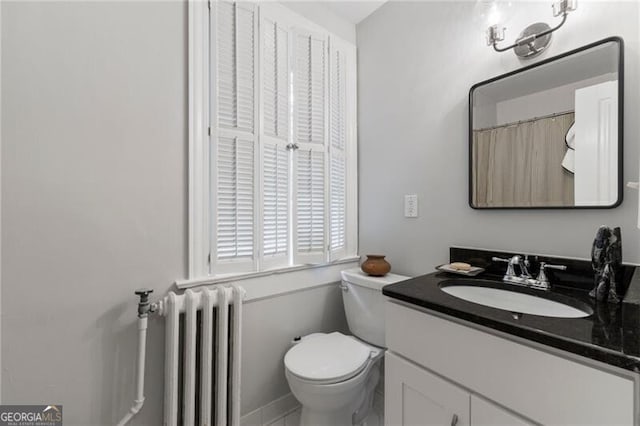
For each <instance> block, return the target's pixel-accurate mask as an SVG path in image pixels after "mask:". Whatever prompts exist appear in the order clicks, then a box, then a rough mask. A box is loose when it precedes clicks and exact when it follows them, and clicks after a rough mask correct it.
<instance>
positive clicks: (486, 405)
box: [471, 395, 534, 426]
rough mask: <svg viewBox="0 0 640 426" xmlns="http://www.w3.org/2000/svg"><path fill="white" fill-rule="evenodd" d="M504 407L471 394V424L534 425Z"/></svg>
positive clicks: (481, 425) (478, 425)
mask: <svg viewBox="0 0 640 426" xmlns="http://www.w3.org/2000/svg"><path fill="white" fill-rule="evenodd" d="M533 425H534V423H530V422H527V421H526V420H524V419H522V418H521V417H519V416H517V415H515V414H512V413H510V412H509V411H507V410H505V409H504V408H502V407H499V406H497V405H495V404H492V403H490V402H488V401H485V400H484V399H482V398H478V397H477V396H475V395H471V426H533Z"/></svg>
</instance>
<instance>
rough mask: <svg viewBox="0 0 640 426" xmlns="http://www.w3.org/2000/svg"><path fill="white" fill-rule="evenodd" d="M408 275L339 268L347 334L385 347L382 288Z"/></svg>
mask: <svg viewBox="0 0 640 426" xmlns="http://www.w3.org/2000/svg"><path fill="white" fill-rule="evenodd" d="M409 278H410V277H405V276H403V275H397V274H387V275H385V276H384V277H372V276H369V275H367V274H365V273H364V272H362V271H361V270H360V268H353V269H347V270H345V271H342V301H343V302H344V311H345V314H346V316H347V323H348V324H349V330H350V331H351V333H352V334H353V335H354V336H356V337H358V338H360V339H362V340H364V341H365V342H367V343H371V344H372V345H376V346H379V347H382V348H385V347H386V345H385V338H384V301H385V296H383V295H382V287H384V286H385V285H387V284H393V283H397V282H399V281H404V280H407V279H409Z"/></svg>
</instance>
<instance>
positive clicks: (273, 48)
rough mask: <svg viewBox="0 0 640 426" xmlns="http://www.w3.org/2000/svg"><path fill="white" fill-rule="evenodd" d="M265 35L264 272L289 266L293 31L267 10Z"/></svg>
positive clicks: (263, 18) (263, 25)
mask: <svg viewBox="0 0 640 426" xmlns="http://www.w3.org/2000/svg"><path fill="white" fill-rule="evenodd" d="M260 24H261V26H260V28H261V29H260V32H261V34H260V35H261V46H262V47H261V53H262V56H261V61H262V62H261V64H262V68H261V78H262V86H261V87H262V90H261V102H262V120H261V124H262V132H261V138H260V140H261V145H262V156H261V158H262V179H261V189H262V190H261V197H262V204H261V205H262V256H261V265H260V266H261V269H269V268H274V267H279V266H286V265H288V264H289V243H290V241H289V224H290V221H289V220H290V219H289V205H290V197H289V188H290V180H291V170H290V168H291V167H290V164H291V158H290V156H291V154H290V152H289V150H288V149H287V146H288V145H289V144H290V142H291V132H290V127H289V123H290V115H291V112H290V106H291V104H290V101H289V96H290V77H289V76H290V63H289V33H290V31H289V29H288V27H287V26H286V25H285V24H283V23H282V22H280V21H279V20H278V19H277V18H276V17H273V16H272V15H270V14H269V13H267V12H265V10H264V9H263V10H262V11H261V17H260Z"/></svg>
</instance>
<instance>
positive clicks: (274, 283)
mask: <svg viewBox="0 0 640 426" xmlns="http://www.w3.org/2000/svg"><path fill="white" fill-rule="evenodd" d="M359 262H360V257H359V256H352V257H347V258H344V259H340V260H336V261H334V262H331V263H325V264H322V265H298V266H291V267H287V268H281V269H273V270H269V271H262V272H252V273H248V274H240V275H224V276H209V277H203V278H196V279H189V280H178V281H176V282H175V284H176V287H178V288H179V289H181V290H184V289H187V288H194V287H204V286H212V285H216V284H224V283H232V282H233V283H238V284H240V285H242V287H243V288H244V289H245V291H246V292H247V294H246V297H245V301H247V302H249V301H254V300H259V299H266V298H269V297H274V296H278V295H282V294H286V293H291V292H294V291H299V290H304V289H310V288H313V287H319V286H323V285H327V284H331V283H334V282H338V281H340V279H341V278H340V271H342V270H344V269H348V268H353V267H356V266H358V264H359Z"/></svg>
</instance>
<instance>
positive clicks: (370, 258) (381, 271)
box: [360, 254, 391, 277]
mask: <svg viewBox="0 0 640 426" xmlns="http://www.w3.org/2000/svg"><path fill="white" fill-rule="evenodd" d="M360 268H362V271H363V272H364V273H365V274H369V275H371V276H373V277H383V276H385V275H387V273H388V272H389V271H390V270H391V265H390V264H389V262H387V261H386V260H384V256H382V255H380V254H368V255H367V260H365V261H364V262H363V263H362V266H360Z"/></svg>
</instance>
